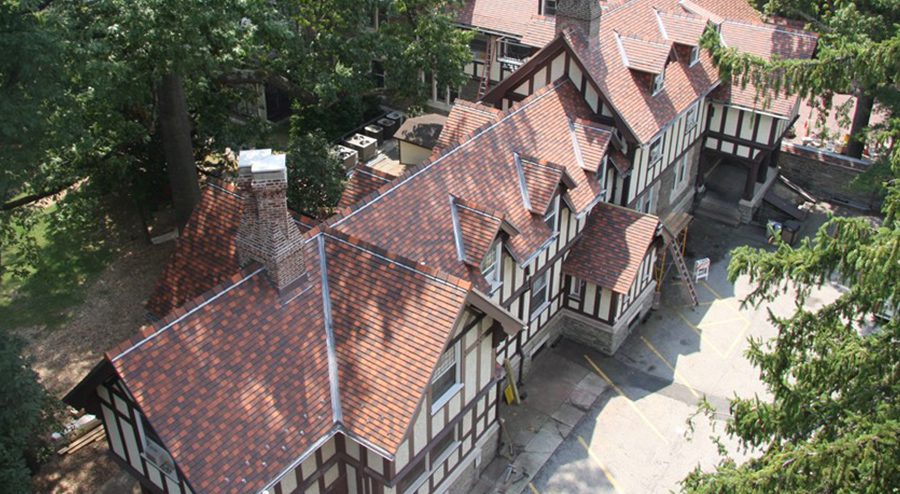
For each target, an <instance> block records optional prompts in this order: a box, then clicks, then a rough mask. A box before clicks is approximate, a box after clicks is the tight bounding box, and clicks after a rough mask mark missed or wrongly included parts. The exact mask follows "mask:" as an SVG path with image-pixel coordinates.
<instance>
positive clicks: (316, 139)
mask: <svg viewBox="0 0 900 494" xmlns="http://www.w3.org/2000/svg"><path fill="white" fill-rule="evenodd" d="M290 140H291V144H290V149H289V150H288V155H287V167H288V180H290V183H289V184H288V191H287V198H288V207H289V208H291V209H293V210H294V211H299V212H301V213H305V214H308V215H310V216H313V217H318V218H321V217H324V216H327V215H328V214H330V213H331V211H332V210H333V208H334V207H335V206H336V205H337V202H338V200H339V199H340V198H341V194H342V193H343V191H344V178H345V176H346V175H345V173H346V172H345V170H344V166H343V164H342V163H341V161H340V160H339V159H338V158H337V156H335V155H334V154H333V153H332V152H331V145H330V143H329V142H328V140H327V139H326V138H325V136H324V135H323V134H322V133H321V132H318V133H308V134H303V133H296V132H295V133H292V135H291V138H290Z"/></svg>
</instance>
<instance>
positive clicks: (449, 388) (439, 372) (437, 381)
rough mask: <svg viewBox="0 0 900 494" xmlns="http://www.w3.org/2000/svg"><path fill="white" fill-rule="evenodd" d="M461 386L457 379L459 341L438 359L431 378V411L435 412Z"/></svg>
mask: <svg viewBox="0 0 900 494" xmlns="http://www.w3.org/2000/svg"><path fill="white" fill-rule="evenodd" d="M460 388H462V383H461V382H460V380H459V341H457V342H456V343H454V344H452V345H450V346H449V347H448V348H447V350H446V351H445V352H444V354H443V355H441V358H440V359H438V363H437V367H436V368H435V370H434V378H433V379H432V380H431V413H432V414H435V413H437V412H438V411H440V409H441V408H442V407H443V406H444V405H445V404H446V403H447V402H448V401H450V398H453V396H455V395H456V393H457V392H458V391H459V390H460Z"/></svg>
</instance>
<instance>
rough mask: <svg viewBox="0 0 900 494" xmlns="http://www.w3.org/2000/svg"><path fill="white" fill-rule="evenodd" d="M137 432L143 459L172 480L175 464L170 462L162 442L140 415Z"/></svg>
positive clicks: (170, 459)
mask: <svg viewBox="0 0 900 494" xmlns="http://www.w3.org/2000/svg"><path fill="white" fill-rule="evenodd" d="M139 432H140V435H141V441H142V442H143V446H144V453H143V456H144V458H146V459H147V461H149V462H150V463H152V464H154V465H156V466H157V467H158V468H159V469H160V470H162V471H163V473H165V474H166V475H168V476H170V477H173V478H174V475H175V462H174V461H173V460H172V456H171V455H169V452H168V451H166V450H165V448H163V447H162V441H160V439H159V436H157V435H156V433H155V432H154V431H153V429H152V428H151V427H150V424H149V423H148V422H147V419H146V418H145V417H144V416H143V415H141V420H140V422H139Z"/></svg>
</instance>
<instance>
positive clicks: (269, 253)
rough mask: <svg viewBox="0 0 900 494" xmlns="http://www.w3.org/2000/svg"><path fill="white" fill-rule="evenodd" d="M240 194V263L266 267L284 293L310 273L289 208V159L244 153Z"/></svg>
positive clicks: (264, 152) (265, 152)
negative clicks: (254, 262)
mask: <svg viewBox="0 0 900 494" xmlns="http://www.w3.org/2000/svg"><path fill="white" fill-rule="evenodd" d="M238 190H239V191H240V193H241V196H242V198H243V203H244V211H243V214H242V216H241V225H240V227H239V228H238V235H237V252H238V257H239V259H240V262H241V264H245V263H247V262H249V261H257V262H259V263H261V264H263V265H265V266H266V270H267V271H268V273H269V278H270V279H271V280H272V282H273V283H274V284H275V286H277V287H278V290H279V291H281V290H283V289H284V288H286V287H287V286H288V285H290V284H291V283H293V282H294V281H297V280H298V279H299V278H300V277H301V276H303V275H304V274H305V273H306V266H305V264H304V260H303V234H302V233H301V232H300V229H298V228H297V225H296V224H294V220H293V218H291V215H290V213H289V212H288V208H287V167H286V166H285V155H283V154H272V150H271V149H253V150H248V151H241V154H240V156H239V157H238Z"/></svg>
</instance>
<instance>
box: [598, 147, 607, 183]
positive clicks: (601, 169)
mask: <svg viewBox="0 0 900 494" xmlns="http://www.w3.org/2000/svg"><path fill="white" fill-rule="evenodd" d="M608 164H609V156H608V155H606V154H604V155H603V159H602V160H600V166H598V167H597V182H598V183H599V184H600V186H601V187H602V186H603V184H604V183H605V181H606V165H608Z"/></svg>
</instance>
